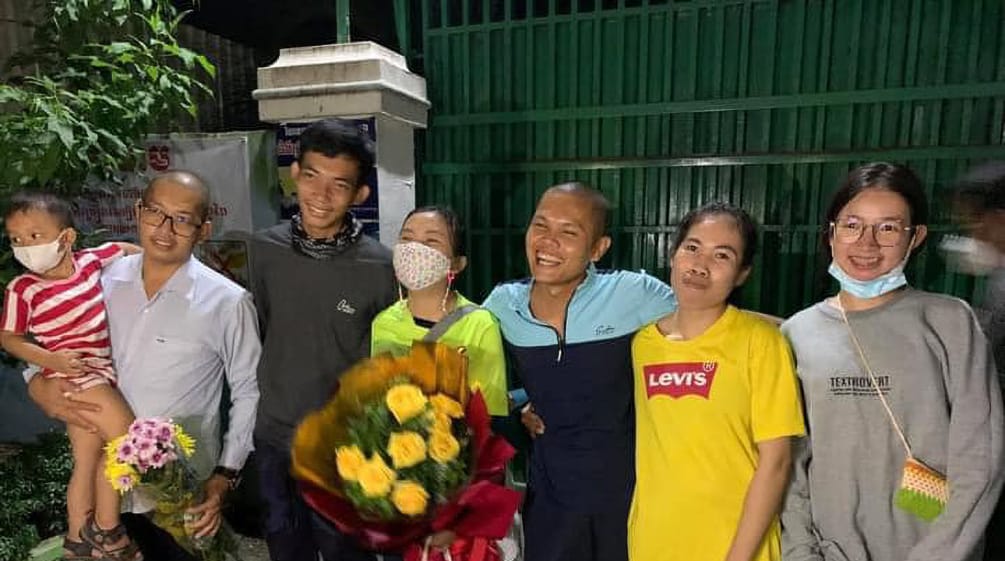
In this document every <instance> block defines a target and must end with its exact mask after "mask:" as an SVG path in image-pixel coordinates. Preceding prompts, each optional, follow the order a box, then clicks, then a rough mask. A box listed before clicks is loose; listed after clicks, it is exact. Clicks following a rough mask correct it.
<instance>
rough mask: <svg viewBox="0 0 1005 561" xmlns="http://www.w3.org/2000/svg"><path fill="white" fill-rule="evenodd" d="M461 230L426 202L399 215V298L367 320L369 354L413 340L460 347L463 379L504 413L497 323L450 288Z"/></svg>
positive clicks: (452, 217)
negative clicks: (463, 356) (464, 357)
mask: <svg viewBox="0 0 1005 561" xmlns="http://www.w3.org/2000/svg"><path fill="white" fill-rule="evenodd" d="M466 265H467V257H465V256H464V248H463V232H462V226H461V223H460V220H459V219H458V217H457V214H456V213H454V211H453V210H451V209H449V208H445V207H438V206H430V207H423V208H418V209H415V210H413V211H412V212H410V213H409V214H408V216H406V217H405V221H404V223H403V224H402V226H401V234H400V237H399V238H398V243H397V244H396V245H395V246H394V272H395V276H397V278H398V283H399V284H400V288H401V290H402V298H401V299H400V300H398V302H396V303H394V304H393V305H391V307H389V308H387V309H386V310H384V311H382V312H381V313H380V314H378V315H377V317H376V318H374V320H373V326H372V334H371V339H370V340H371V343H370V350H371V354H372V355H378V354H380V353H385V352H389V353H391V354H394V355H401V354H404V353H407V352H408V350H409V348H411V345H412V342H413V341H418V340H422V339H427V340H430V339H432V340H437V341H440V342H442V343H444V344H447V345H449V346H452V347H464V348H465V349H466V351H467V355H468V382H469V383H470V385H471V387H472V388H473V389H474V388H478V389H480V390H481V392H482V395H483V396H484V397H485V403H486V405H488V409H489V413H490V414H492V415H497V416H501V415H506V414H507V413H508V411H507V397H506V362H505V358H504V356H503V346H502V337H501V336H500V334H499V324H498V323H497V322H496V320H495V318H494V317H493V316H492V314H491V313H489V312H488V311H487V310H484V309H482V308H479V307H478V306H476V305H475V304H472V303H471V301H469V300H468V299H467V298H465V297H464V296H462V295H461V294H459V293H458V292H457V291H456V290H454V289H453V288H452V285H453V281H454V278H455V277H456V276H457V275H458V274H459V273H460V272H461V271H463V270H464V267H465V266H466Z"/></svg>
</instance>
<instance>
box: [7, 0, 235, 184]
mask: <svg viewBox="0 0 1005 561" xmlns="http://www.w3.org/2000/svg"><path fill="white" fill-rule="evenodd" d="M38 13H39V14H40V16H39V17H40V18H41V19H40V20H39V25H37V27H36V31H35V35H34V43H33V45H32V48H31V50H30V51H29V52H25V53H21V54H19V55H18V56H16V57H15V58H14V59H13V60H12V61H11V66H12V68H13V67H14V66H16V67H18V68H33V69H35V72H34V73H33V74H31V75H28V76H21V77H12V76H10V75H9V73H5V74H0V190H2V191H9V190H11V189H16V188H23V187H28V188H36V187H48V188H51V189H54V190H57V191H61V192H65V193H68V194H74V193H76V192H78V191H79V189H80V188H81V187H82V185H83V184H84V182H85V181H86V180H88V179H90V178H97V179H103V180H108V179H111V178H113V177H114V175H115V173H116V172H117V171H120V170H122V169H129V168H130V167H134V166H135V165H136V164H137V163H138V162H139V161H140V156H141V155H142V150H141V148H140V146H141V140H142V138H143V136H144V135H145V134H147V133H148V132H151V131H152V130H154V129H155V128H157V127H164V126H168V125H169V124H170V122H171V119H172V118H173V117H176V116H179V115H180V114H183V113H186V112H187V113H189V114H191V115H195V112H196V103H195V97H194V94H195V92H197V91H203V92H207V93H211V92H210V90H209V89H208V88H207V87H206V85H205V84H204V83H203V82H201V81H200V79H199V78H198V76H203V77H213V76H214V75H215V68H214V67H213V65H212V64H210V62H209V61H208V60H207V59H206V57H204V56H202V55H200V54H198V53H195V52H193V51H191V50H189V49H185V48H183V47H181V46H180V45H179V44H178V41H177V40H176V38H175V33H176V31H177V29H178V25H179V22H180V19H181V15H180V14H179V13H178V12H177V11H176V10H175V8H174V7H173V5H172V4H171V2H170V1H168V0H106V1H101V2H95V1H94V0H42V4H41V6H40V9H39V12H38ZM0 195H2V192H0Z"/></svg>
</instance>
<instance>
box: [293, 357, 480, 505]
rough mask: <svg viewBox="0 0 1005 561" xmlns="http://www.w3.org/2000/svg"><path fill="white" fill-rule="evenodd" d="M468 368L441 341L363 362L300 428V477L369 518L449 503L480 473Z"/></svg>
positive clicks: (296, 453)
mask: <svg viewBox="0 0 1005 561" xmlns="http://www.w3.org/2000/svg"><path fill="white" fill-rule="evenodd" d="M466 366H467V361H466V357H465V356H464V355H463V353H460V352H458V351H457V350H456V349H451V348H449V347H446V346H444V345H440V344H435V343H432V344H430V343H416V344H415V346H413V349H412V352H411V353H410V355H409V356H407V357H400V356H399V357H394V356H390V355H384V356H380V357H376V358H372V359H368V360H365V361H363V362H361V363H359V364H357V365H356V366H354V367H353V368H352V370H350V371H349V372H347V373H344V374H343V375H342V376H341V378H340V379H339V389H338V391H337V392H336V395H335V396H333V398H332V399H331V400H330V401H329V402H328V404H327V405H326V406H325V407H324V408H323V409H322V410H320V411H318V412H315V413H313V414H311V415H309V416H308V417H307V419H305V420H304V422H303V423H302V424H301V426H300V427H299V428H298V429H297V433H296V435H295V437H294V443H293V447H292V448H293V450H292V464H291V471H292V473H293V475H294V477H296V478H298V479H301V480H303V481H306V482H308V483H310V484H311V485H312V486H313V487H314V488H317V489H318V490H321V491H323V492H326V493H330V494H331V496H333V497H337V498H338V499H339V500H344V501H346V502H347V503H348V504H350V505H351V506H352V507H353V508H354V509H355V510H356V513H357V514H358V515H359V516H360V518H361V519H365V520H380V521H394V520H400V519H402V518H416V517H421V516H423V515H426V514H429V511H430V510H431V509H433V508H434V506H435V505H439V504H445V503H447V502H448V501H450V500H451V499H452V498H453V497H455V496H456V495H457V493H458V492H460V491H461V490H462V489H463V488H464V486H465V485H466V484H467V483H468V482H469V481H470V477H471V473H472V469H473V466H472V465H471V460H472V456H471V454H470V451H471V446H472V443H471V433H470V428H469V426H468V424H467V423H466V421H465V414H466V411H465V408H466V407H467V406H468V401H469V399H470V393H469V391H470V390H469V388H468V385H467V375H466ZM433 445H435V446H436V449H435V450H433V449H432V448H431V446H433Z"/></svg>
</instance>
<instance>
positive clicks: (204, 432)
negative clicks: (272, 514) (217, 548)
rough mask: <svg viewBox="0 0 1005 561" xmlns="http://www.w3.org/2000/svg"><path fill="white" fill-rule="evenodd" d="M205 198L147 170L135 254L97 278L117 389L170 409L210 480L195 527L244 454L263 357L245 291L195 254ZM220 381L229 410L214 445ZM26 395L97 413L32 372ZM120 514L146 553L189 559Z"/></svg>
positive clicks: (151, 529)
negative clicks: (192, 439)
mask: <svg viewBox="0 0 1005 561" xmlns="http://www.w3.org/2000/svg"><path fill="white" fill-rule="evenodd" d="M209 204H210V200H209V191H208V190H207V188H206V185H205V184H204V183H203V182H202V180H201V179H200V178H199V177H198V176H196V175H195V174H193V173H190V172H186V171H169V172H166V173H164V174H162V175H158V176H157V177H155V178H154V179H153V180H152V181H151V182H150V183H149V185H148V186H147V188H146V190H145V191H144V192H143V198H142V199H141V200H139V201H137V202H136V218H137V223H138V234H139V241H140V246H141V247H142V248H143V253H142V254H138V255H131V256H128V257H124V258H122V259H119V260H118V261H116V262H115V263H113V264H111V265H109V266H108V267H107V268H106V269H105V270H104V272H103V274H102V279H101V282H102V288H103V292H104V296H105V306H106V308H107V311H108V323H109V331H110V335H111V341H112V357H113V359H114V361H115V367H116V369H117V370H118V373H119V388H120V390H121V391H122V394H123V395H124V396H125V398H126V400H127V401H128V402H129V405H130V406H131V407H132V408H133V411H134V412H135V413H136V416H137V417H151V416H164V417H171V418H173V419H174V420H175V421H176V422H178V423H180V424H181V425H182V426H183V427H185V429H186V431H188V432H189V434H191V435H193V436H194V437H195V438H196V441H197V442H198V446H197V447H196V452H195V455H194V456H193V458H192V462H193V468H194V469H195V470H196V473H197V474H198V475H199V476H201V477H203V478H205V479H206V485H205V500H204V501H203V502H202V503H201V504H199V505H197V506H195V507H194V508H193V509H192V510H191V513H192V514H193V515H195V516H196V517H197V518H196V521H195V522H194V524H193V530H194V532H195V533H196V535H211V534H213V533H214V532H216V530H217V529H218V528H219V527H220V523H221V520H222V517H221V512H220V508H221V505H222V502H223V497H224V496H225V495H226V493H227V491H229V490H230V489H232V488H233V487H234V486H236V484H237V481H238V473H239V470H240V469H241V468H242V467H243V465H244V461H245V459H246V458H247V457H248V454H249V453H250V452H251V448H252V440H251V439H252V429H253V427H254V420H255V410H256V408H257V405H258V384H257V382H256V378H255V369H256V367H257V365H258V358H259V355H260V353H261V345H260V343H259V336H258V323H257V315H256V312H255V307H254V305H253V304H252V300H251V295H250V294H249V293H248V292H247V291H245V290H244V289H242V288H241V287H240V286H238V285H236V284H234V283H232V282H231V281H229V280H227V279H226V278H224V277H223V276H221V275H219V274H218V273H216V272H215V271H213V270H212V269H210V268H209V267H207V266H205V265H203V264H202V263H200V262H199V261H198V260H197V259H195V258H193V257H192V250H193V248H194V247H195V244H196V243H198V242H200V241H202V240H204V239H206V238H208V237H209V235H210V232H211V224H210V222H209V220H208V210H209ZM224 382H226V384H227V385H228V386H229V390H230V409H229V423H228V424H229V426H228V428H227V432H226V433H225V434H224V435H223V439H222V446H221V439H220V435H221V430H220V425H221V422H220V400H221V399H222V397H223V385H224ZM28 391H29V393H30V394H31V396H32V399H34V400H35V402H36V403H37V404H38V405H39V407H41V408H42V409H43V410H44V411H45V412H46V413H47V414H48V415H50V416H52V417H56V418H58V419H61V420H63V421H65V422H67V423H72V424H75V425H79V426H83V427H85V428H90V427H88V423H87V422H86V421H84V420H83V418H82V417H81V416H80V414H79V411H81V410H91V411H96V410H97V409H98V408H97V406H95V405H94V404H90V403H86V402H83V401H80V400H79V399H76V398H75V397H74V392H75V391H76V388H75V386H73V385H72V384H70V383H68V382H66V381H65V380H46V379H43V378H42V377H41V376H34V377H33V378H31V381H30V383H29V386H28ZM144 506H148V505H139V504H135V505H133V510H136V511H141V510H144V508H143V507H144ZM122 520H123V522H124V523H125V524H126V526H127V528H128V529H129V534H130V536H131V537H132V539H133V540H134V541H136V542H137V543H138V544H139V546H140V548H141V549H142V551H143V554H144V557H145V558H146V559H147V560H148V561H152V560H158V559H170V560H176V559H193V558H192V557H191V556H190V555H189V554H187V553H186V552H185V551H184V550H182V549H181V548H180V547H179V546H178V545H177V544H175V543H174V541H173V540H172V539H171V537H170V536H169V535H168V534H167V533H165V532H163V531H162V530H160V529H158V528H156V527H155V526H153V524H152V523H151V522H150V521H149V520H148V519H147V518H146V517H143V516H139V515H123V517H122Z"/></svg>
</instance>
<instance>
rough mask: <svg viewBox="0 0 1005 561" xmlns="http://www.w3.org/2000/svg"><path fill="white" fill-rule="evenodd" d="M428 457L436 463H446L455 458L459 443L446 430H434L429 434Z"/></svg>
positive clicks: (459, 446)
mask: <svg viewBox="0 0 1005 561" xmlns="http://www.w3.org/2000/svg"><path fill="white" fill-rule="evenodd" d="M428 446H429V457H430V458H432V459H433V460H434V461H435V462H436V463H438V464H447V463H450V462H451V461H453V460H454V459H455V458H457V454H459V453H460V451H461V443H460V442H457V439H456V438H454V435H452V434H450V433H449V432H447V431H438V430H434V431H433V433H432V434H430V435H429V444H428Z"/></svg>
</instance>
